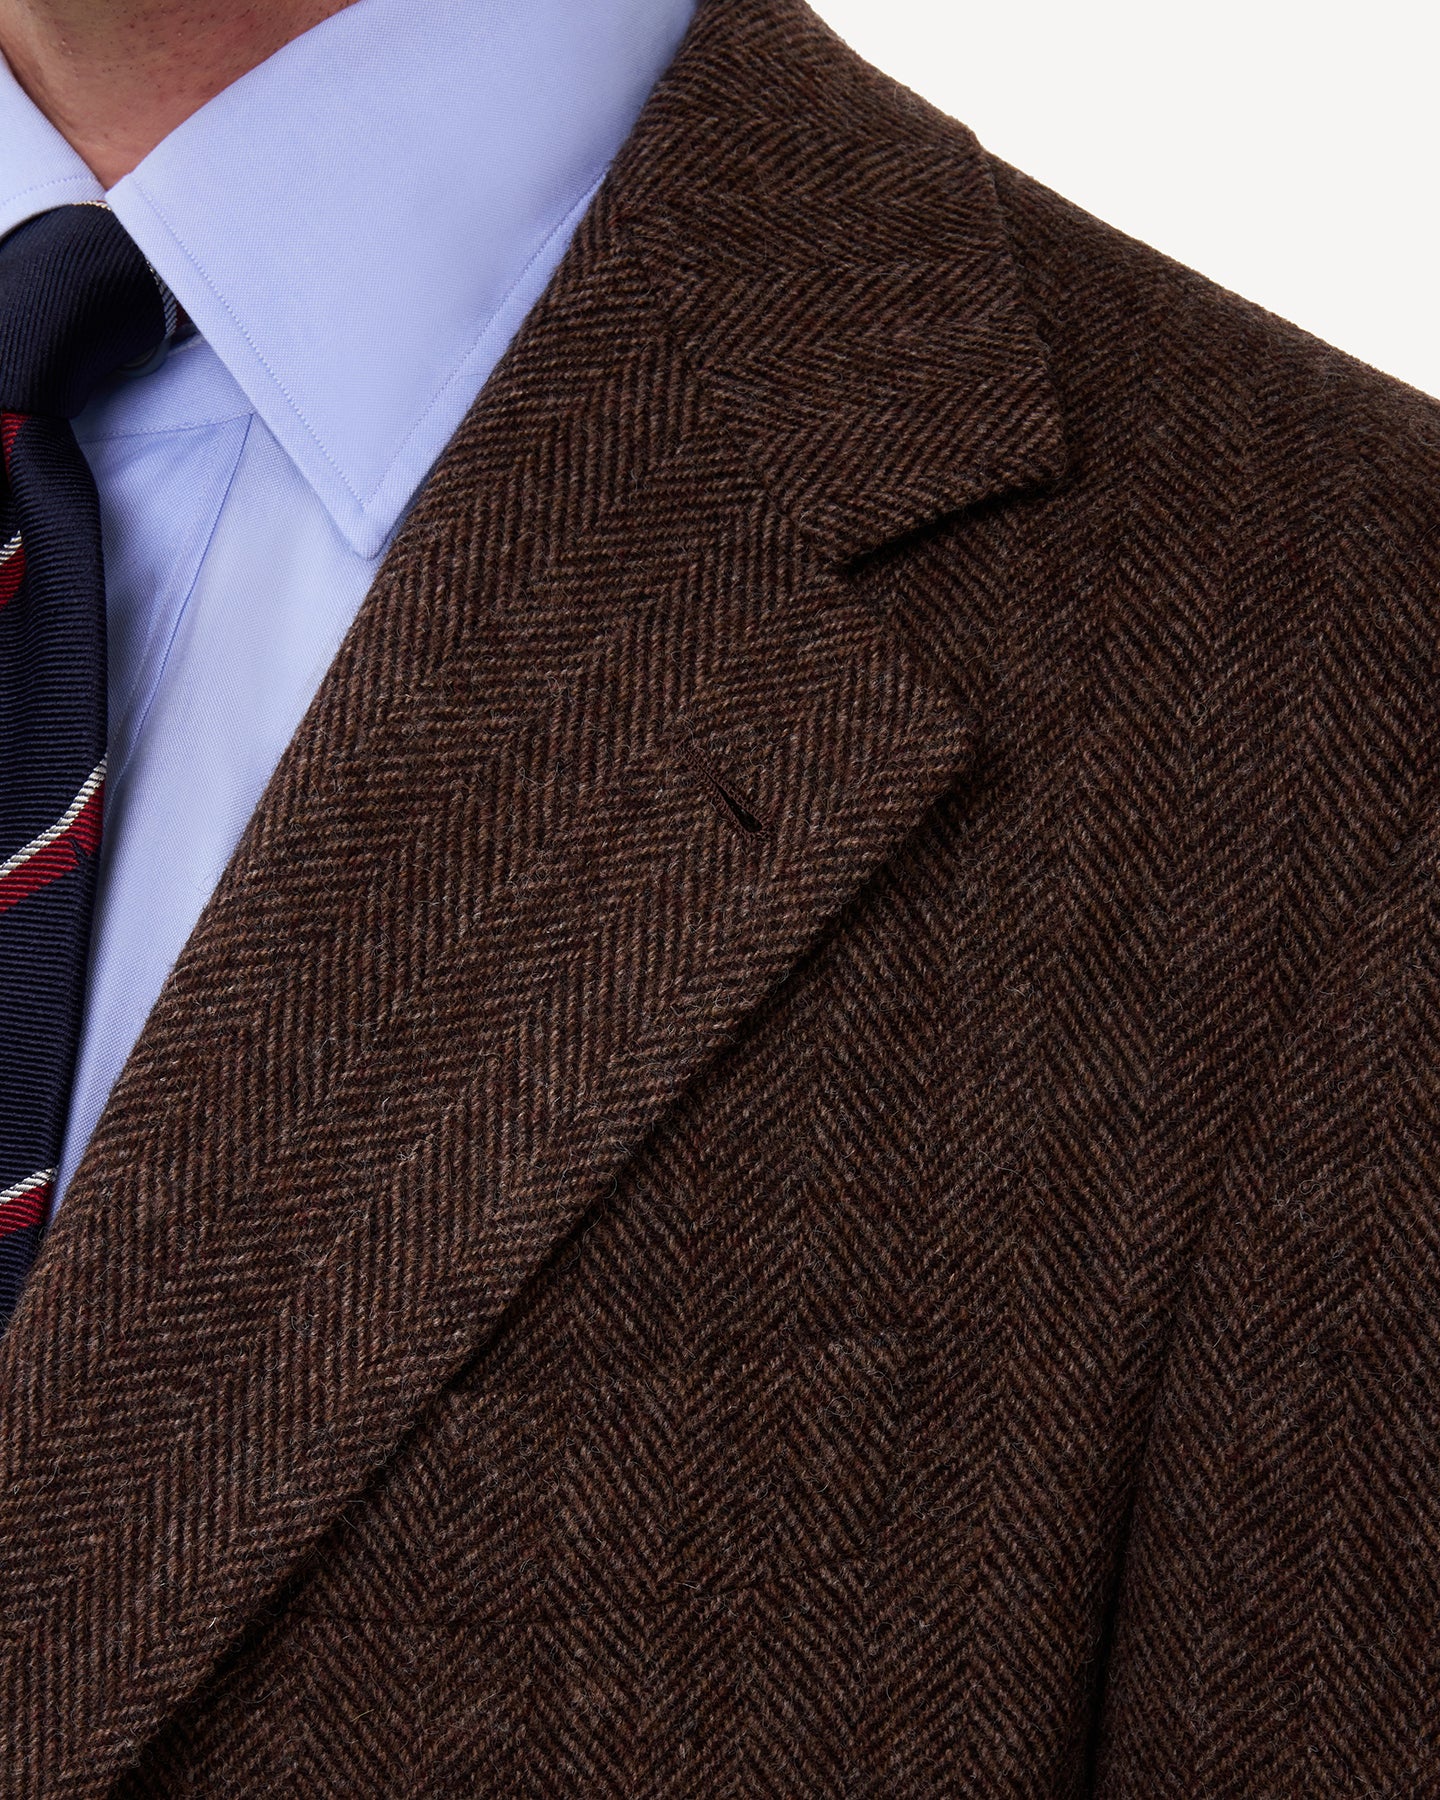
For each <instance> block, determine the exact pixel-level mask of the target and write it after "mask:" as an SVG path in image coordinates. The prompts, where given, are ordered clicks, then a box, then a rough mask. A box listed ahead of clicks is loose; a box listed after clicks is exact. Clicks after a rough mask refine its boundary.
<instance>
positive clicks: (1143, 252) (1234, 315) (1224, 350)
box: [989, 157, 1440, 523]
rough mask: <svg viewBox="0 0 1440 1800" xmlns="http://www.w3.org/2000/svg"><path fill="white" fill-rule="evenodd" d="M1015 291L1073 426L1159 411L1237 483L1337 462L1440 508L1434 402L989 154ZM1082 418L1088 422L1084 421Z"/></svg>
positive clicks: (1276, 486) (1140, 420)
mask: <svg viewBox="0 0 1440 1800" xmlns="http://www.w3.org/2000/svg"><path fill="white" fill-rule="evenodd" d="M989 163H990V169H991V174H992V177H993V180H994V183H995V190H996V195H997V199H998V201H999V205H1000V209H1001V213H1002V216H1003V218H1004V221H1005V229H1006V232H1007V235H1008V237H1009V240H1010V244H1011V248H1012V251H1013V254H1014V257H1015V263H1016V268H1017V273H1018V276H1019V279H1020V281H1021V285H1022V287H1023V289H1024V292H1025V296H1026V300H1027V303H1028V304H1029V306H1030V307H1031V308H1032V309H1033V312H1034V314H1035V317H1036V319H1037V323H1038V326H1039V329H1040V333H1041V336H1042V339H1043V340H1044V342H1045V344H1046V346H1047V350H1048V352H1049V355H1050V361H1051V370H1052V374H1053V376H1054V378H1055V380H1056V382H1057V385H1058V386H1059V388H1060V389H1061V394H1062V403H1064V405H1065V411H1066V413H1067V419H1068V422H1069V424H1070V427H1071V430H1072V432H1074V433H1076V434H1077V435H1078V436H1080V437H1082V438H1083V437H1085V436H1086V435H1088V434H1090V433H1094V434H1100V433H1103V432H1104V431H1105V430H1106V428H1107V427H1108V428H1109V429H1111V430H1120V431H1123V430H1125V429H1127V428H1128V429H1130V430H1132V431H1138V430H1142V429H1143V428H1144V427H1145V425H1146V423H1147V421H1152V420H1154V419H1156V418H1157V417H1158V416H1159V415H1164V416H1165V417H1166V418H1168V419H1169V420H1171V421H1172V423H1173V425H1174V427H1175V429H1181V428H1188V429H1189V431H1190V432H1191V433H1192V434H1194V435H1195V436H1196V437H1198V438H1201V439H1204V440H1205V441H1206V442H1207V444H1208V445H1209V447H1210V448H1211V449H1212V450H1213V451H1214V452H1216V453H1218V454H1219V455H1220V465H1219V468H1218V469H1217V478H1218V475H1219V473H1220V470H1223V469H1225V468H1226V467H1227V463H1228V459H1227V458H1226V456H1225V454H1224V452H1225V449H1226V445H1225V444H1224V443H1223V442H1222V441H1221V440H1220V434H1219V430H1218V428H1219V427H1220V426H1221V424H1222V421H1224V420H1227V419H1229V420H1232V421H1234V422H1235V423H1237V424H1238V423H1239V420H1238V419H1237V415H1240V414H1243V419H1244V424H1245V426H1246V427H1248V430H1239V431H1233V432H1232V433H1231V436H1232V438H1233V440H1234V449H1235V451H1236V453H1238V454H1239V455H1240V456H1242V457H1243V462H1244V467H1243V469H1242V468H1241V467H1240V466H1239V465H1238V464H1234V465H1229V472H1230V474H1231V476H1232V478H1234V479H1235V480H1236V482H1237V484H1238V485H1239V486H1241V487H1244V488H1246V489H1248V490H1254V489H1257V488H1258V489H1262V490H1268V491H1271V492H1277V493H1278V492H1280V491H1283V490H1285V489H1286V488H1287V487H1293V486H1295V485H1296V484H1300V485H1306V484H1309V483H1313V481H1314V479H1315V477H1316V475H1317V473H1318V472H1320V471H1327V472H1328V473H1329V474H1330V475H1331V476H1332V477H1333V476H1334V475H1335V474H1337V473H1338V472H1339V471H1340V470H1342V469H1348V470H1349V471H1350V472H1351V474H1352V475H1353V476H1354V477H1355V478H1357V480H1358V481H1359V484H1360V486H1361V487H1362V488H1363V487H1372V486H1378V487H1388V488H1389V489H1390V490H1391V491H1392V492H1394V491H1397V490H1398V491H1399V492H1400V493H1409V494H1411V495H1412V496H1413V499H1414V501H1415V504H1416V505H1417V506H1418V507H1419V508H1420V510H1421V512H1422V513H1429V514H1431V515H1433V516H1435V518H1436V522H1437V523H1440V511H1437V500H1436V498H1435V496H1437V495H1440V488H1437V478H1440V401H1437V400H1435V399H1434V398H1432V397H1431V396H1429V395H1428V394H1424V393H1421V392H1420V391H1419V390H1417V389H1415V388H1413V387H1409V386H1407V385H1406V384H1405V383H1404V382H1402V381H1398V380H1396V379H1395V378H1394V377H1393V376H1389V375H1385V374H1382V373H1381V372H1380V371H1379V370H1376V369H1373V368H1371V367H1369V366H1368V365H1367V364H1365V363H1363V362H1360V361H1359V360H1357V359H1356V358H1355V357H1352V356H1349V355H1347V354H1346V353H1345V352H1344V351H1341V350H1338V349H1336V348H1335V347H1334V346H1332V345H1330V344H1327V343H1324V342H1322V341H1321V340H1320V339H1319V338H1316V337H1313V336H1311V335H1310V334H1309V333H1307V332H1305V331H1302V330H1301V329H1300V328H1299V327H1298V326H1296V325H1293V324H1290V323H1289V322H1288V321H1286V320H1284V319H1281V318H1278V317H1277V316H1276V315H1275V314H1273V313H1270V312H1267V311H1266V310H1265V309H1264V308H1263V307H1261V306H1258V305H1256V304H1255V303H1254V302H1252V301H1249V300H1246V299H1244V298H1242V297H1241V296H1240V295H1238V294H1235V293H1232V292H1230V291H1229V290H1227V289H1225V288H1223V287H1221V286H1219V285H1218V284H1217V283H1215V282H1213V281H1211V280H1208V279H1207V278H1206V277H1205V276H1203V275H1201V274H1199V273H1197V272H1196V271H1195V270H1193V269H1190V268H1187V267H1186V266H1185V265H1184V264H1182V263H1179V262H1176V261H1174V260H1173V259H1172V258H1170V257H1167V256H1165V255H1163V254H1162V253H1161V252H1160V251H1157V250H1154V249H1152V248H1151V247H1150V246H1149V245H1146V244H1143V243H1141V242H1139V241H1138V240H1136V239H1134V238H1132V237H1129V236H1127V235H1126V234H1125V233H1124V232H1121V231H1119V230H1117V229H1116V228H1115V227H1113V226H1111V225H1108V224H1106V223H1104V222H1103V221H1101V220H1100V219H1097V218H1095V217H1093V216H1091V215H1090V214H1088V213H1086V212H1085V211H1083V210H1082V209H1081V208H1080V207H1078V206H1076V205H1074V204H1073V203H1071V202H1070V201H1068V200H1066V199H1064V198H1063V197H1062V196H1061V195H1059V194H1057V193H1055V192H1053V191H1052V190H1051V189H1049V188H1047V187H1045V186H1044V185H1043V184H1042V183H1040V182H1038V181H1036V180H1034V179H1032V178H1031V177H1030V176H1028V175H1025V174H1024V173H1022V172H1021V171H1020V170H1018V169H1015V168H1012V167H1010V166H1009V165H1008V164H1006V163H1005V162H1003V161H1001V160H999V159H998V158H994V157H991V158H989ZM1087 421H1088V431H1087Z"/></svg>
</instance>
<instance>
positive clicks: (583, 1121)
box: [0, 0, 1440, 1800]
mask: <svg viewBox="0 0 1440 1800" xmlns="http://www.w3.org/2000/svg"><path fill="white" fill-rule="evenodd" d="M457 254H463V246H457ZM357 378H361V379H363V376H357ZM1437 628H1440V408H1437V407H1436V406H1435V405H1434V404H1433V403H1432V402H1430V401H1428V400H1426V399H1423V398H1421V397H1420V396H1419V395H1417V394H1414V393H1411V392H1409V391H1408V390H1406V389H1404V388H1402V387H1400V386H1398V385H1397V384H1395V383H1393V382H1390V381H1387V380H1384V379H1382V378H1381V377H1379V376H1377V375H1375V374H1374V373H1372V372H1371V371H1369V370H1367V369H1364V368H1361V367H1359V366H1357V365H1356V364H1354V363H1352V362H1350V361H1348V360H1347V359H1346V358H1345V357H1343V356H1341V355H1338V354H1337V353H1335V352H1333V351H1331V350H1328V349H1326V348H1324V347H1323V346H1321V345H1319V344H1316V343H1314V342H1313V341H1311V340H1309V339H1307V338H1305V337H1303V336H1302V335H1301V334H1299V333H1298V332H1296V331H1294V330H1292V329H1291V328H1290V327H1288V326H1286V325H1283V324H1281V323H1279V322H1278V321H1276V320H1274V319H1272V318H1269V317H1267V316H1266V315H1264V314H1263V313H1261V312H1259V311H1258V310H1257V309H1255V308H1254V307H1251V306H1248V305H1246V304H1244V303H1243V302H1241V301H1239V300H1236V299H1234V298H1232V297H1231V296H1229V295H1226V294H1223V293H1220V292H1218V291H1217V290H1216V289H1215V288H1213V287H1211V286H1210V285H1208V284H1207V283H1206V282H1204V281H1203V280H1201V279H1199V278H1198V277H1197V276H1195V275H1192V274H1190V273H1188V272H1187V271H1186V270H1184V269H1181V268H1177V267H1175V266H1174V265H1173V264H1171V263H1168V262H1166V261H1165V260H1164V259H1162V258H1161V257H1159V256H1157V255H1155V254H1154V253H1152V252H1150V251H1148V250H1146V249H1144V248H1142V247H1140V246H1139V245H1136V244H1134V243H1131V242H1129V241H1127V240H1126V239H1124V238H1122V237H1121V236H1119V235H1118V234H1117V233H1115V232H1114V231H1112V230H1109V229H1107V228H1106V227H1104V226H1102V225H1099V224H1097V223H1096V222H1095V221H1094V220H1092V219H1089V218H1086V217H1085V216H1083V215H1082V214H1081V213H1079V212H1077V211H1076V210H1075V209H1073V208H1072V207H1070V206H1068V205H1066V204H1065V203H1064V202H1063V201H1061V200H1059V199H1057V198H1056V197H1055V196H1054V195H1053V194H1050V193H1047V192H1045V191H1044V190H1042V189H1041V188H1039V187H1037V186H1036V185H1035V184H1034V183H1033V182H1031V181H1028V180H1026V179H1025V178H1024V177H1023V176H1020V175H1018V174H1016V173H1015V172H1014V171H1013V170H1010V169H1007V168H1005V167H1002V166H998V165H996V164H995V163H994V162H992V161H991V160H990V159H989V158H987V157H986V155H985V154H984V153H983V152H982V151H981V150H980V149H979V148H978V147H977V146H976V144H975V142H974V141H973V139H972V138H971V137H970V136H969V135H968V134H967V133H966V132H965V131H964V130H963V129H962V128H960V127H959V126H957V125H954V124H952V123H950V122H949V121H947V120H945V119H942V118H940V117H938V116H937V115H936V114H934V113H933V112H931V111H929V110H928V109H927V108H926V107H924V106H923V105H921V104H920V103H919V102H918V101H916V100H914V99H913V98H911V97H910V96H909V95H907V94H905V93H903V92H901V91H899V90H898V89H896V88H895V87H893V86H891V85H890V84H889V83H888V82H886V81H884V80H882V79H881V78H880V77H879V76H877V75H876V74H874V73H873V72H872V71H870V70H868V69H867V68H865V67H864V66H863V65H862V64H861V63H859V62H858V61H857V60H856V59H855V58H853V57H852V56H851V55H850V54H849V53H848V52H847V51H846V50H844V49H843V48H842V47H841V46H840V45H839V43H838V42H836V40H835V39H833V38H832V37H831V36H830V35H829V34H828V33H827V32H826V31H825V30H824V29H823V28H822V27H821V26H820V25H819V24H818V23H817V22H816V20H815V19H814V18H813V17H811V16H810V15H809V14H808V13H807V12H806V11H805V10H804V9H803V7H802V6H801V4H800V0H708V3H707V4H706V5H705V6H703V7H702V11H701V14H700V17H699V20H698V22H697V24H696V26H695V29H694V31H693V32H692V34H691V37H690V39H689V41H688V43H687V45H686V47H685V48H684V50H683V51H682V54H681V57H680V60H679V62H678V64H677V65H676V67H675V68H674V70H673V71H672V73H671V74H670V76H669V77H668V78H667V80H666V81H665V83H664V84H663V86H662V88H661V89H660V90H659V92H658V93H657V94H656V96H655V97H654V99H653V101H652V102H651V104H650V106H649V108H648V110H647V112H646V113H645V115H644V117H643V119H642V121H641V123H640V126H639V128H638V130H637V132H636V134H635V136H634V137H633V139H632V141H631V142H630V144H629V145H628V147H627V148H626V150H625V152H624V154H623V156H622V158H621V161H620V163H619V164H618V165H617V167H616V169H615V170H614V172H613V175H612V177H611V178H610V180H609V181H608V183H607V185H606V187H605V189H604V191H603V192H602V194H601V197H600V199H599V201H598V203H597V204H596V206H595V208H594V210H593V213H592V215H591V217H590V218H589V220H588V222H587V223H586V225H585V226H584V228H583V230H582V232H581V234H580V237H579V238H578V240H577V242H576V244H575V246H574V247H573V249H572V251H571V253H570V255H569V257H568V259H567V261H566V262H565V264H564V266H563V267H562V269H561V271H560V273H559V275H558V277H557V278H556V280H555V282H554V283H553V285H552V287H551V289H550V291H549V293H548V294H547V296H546V298H545V299H544V301H543V302H542V304H541V306H540V307H539V309H538V311H537V312H536V313H535V314H534V316H533V317H532V319H531V320H530V322H529V324H528V325H527V327H526V329H525V331H524V333H523V335H522V337H521V339H520V340H519V341H518V342H517V344H516V346H515V347H514V349H513V351H512V353H511V354H510V356H509V357H508V359H507V361H506V362H505V364H504V365H503V367H502V369H501V370H500V372H499V373H498V374H497V375H496V377H495V379H494V380H493V381H492V383H491V384H490V386H489V387H488V388H487V390H486V392H485V394H484V395H483V396H482V398H481V400H480V402H479V403H478V405H477V406H476V408H475V410H474V412H473V413H472V415H471V417H470V419H469V420H468V421H467V423H466V425H465V426H464V428H463V429H462V431H461V432H460V433H459V435H458V437H457V438H456V440H455V442H454V444H453V445H452V446H451V448H450V450H449V452H448V454H447V456H446V458H445V460H444V461H443V463H442V465H441V466H440V468H439V469H438V471H437V472H436V473H435V474H434V476H433V477H432V479H431V481H430V483H429V486H428V488H427V490H426V492H425V493H424V495H423V497H422V499H421V501H420V503H419V506H418V509H417V510H416V512H415V513H414V514H413V516H412V519H411V521H410V523H409V524H408V526H407V528H406V529H405V531H404V533H403V535H402V537H401V538H400V540H399V541H398V542H397V544H396V546H395V548H394V550H393V553H392V554H391V555H390V557H389V558H388V561H387V562H386V565H385V567H384V569H383V571H382V573H381V576H380V578H379V580H378V582H377V583H376V586H375V588H374V590H373V592H372V593H371V594H370V595H369V597H368V599H367V601H366V604H365V607H364V608H363V610H362V612H361V614H360V617H359V619H358V621H357V623H356V626H355V628H354V630H353V632H352V633H351V635H350V637H349V639H348V641H347V643H346V644H345V646H344V648H343V649H342V651H341V653H340V655H339V658H338V661H337V662H336V664H335V666H334V667H333V669H332V670H331V671H330V673H329V675H328V677H327V679H326V681H325V684H324V686H323V688H322V690H321V692H320V694H319V696H318V698H317V700H316V703H315V705H314V707H313V709H312V711H311V712H310V714H309V716H308V717H307V719H306V721H305V723H304V724H303V726H302V727H301V729H300V732H299V734H298V736H297V738H296V740H295V741H294V743H293V744H292V745H291V747H290V749H289V750H288V752H287V754H286V756H285V759H284V761H283V763H282V765H281V767H280V769H279V772H278V773H277V775H276V778H275V780H274V782H273V784H272V786H271V788H270V789H269V791H268V793H267V794H266V796H265V798H264V800H263V802H262V804H261V807H260V809H259V812H258V814H257V815H256V817H255V819H254V820H253V822H252V824H251V826H250V829H249V830H248V832H247V834H246V836H245V838H244V840H243V842H242V844H241V846H240V849H239V850H238V852H237V854H236V857H235V860H234V862H233V864H232V866H231V867H230V869H229V871H228V872H227V874H226V876H225V878H224V881H223V882H222V884H221V887H220V889H219V890H218V892H217V893H216V895H215V897H214V900H213V901H212V903H211V904H210V906H209V907H208V909H207V911H206V913H205V915H204V917H203V918H202V920H201V922H200V925H199V927H198V928H197V930H196V932H195V935H194V937H193V938H192V940H191V942H190V943H189V945H188V946H187V948H186V951H185V953H184V955H183V957H182V959H181V962H180V964H179V966H178V968H177V969H176V971H175V973H174V975H173V977H172V979H171V980H170V982H169V984H168V986H167V988H166V990H165V992H164V993H163V994H162V996H161V998H160V1001H159V1003H158V1005H157V1007H156V1009H155V1012H154V1014H153V1016H152V1017H151V1019H150V1021H149V1023H148V1025H147V1027H146V1029H145V1032H144V1034H143V1036H142V1038H141V1040H140V1042H139V1044H138V1046H137V1048H136V1050H135V1053H134V1055H133V1056H132V1058H131V1060H130V1062H129V1065H128V1066H127V1068H126V1070H125V1073H124V1074H123V1076H122V1078H121V1081H120V1084H119V1086H118V1088H117V1089H116V1092H115V1094H114V1096H113V1098H112V1100H111V1103H110V1105H109V1107H108V1109H107V1111H106V1113H105V1116H104V1118H103V1119H102V1121H101V1124H100V1126H99V1129H98V1131H97V1134H96V1136H95V1138H94V1141H93V1142H92V1144H91V1147H90V1149H89V1151H88V1153H87V1156H86V1159H85V1161H84V1163H83V1165H82V1168H81V1170H80V1172H79V1174H78V1176H77V1178H76V1180H75V1183H74V1186H73V1188H72V1190H71V1193H70V1197H69V1199H68V1201H67V1203H66V1205H65V1208H64V1210H63V1211H62V1212H61V1214H60V1216H59V1220H58V1224H57V1227H56V1229H55V1230H54V1232H53V1234H52V1235H51V1237H50V1240H49V1242H48V1243H47V1245H46V1247H45V1250H44V1252H43V1254H42V1256H41V1258H40V1261H39V1264H38V1265H37V1267H36V1270H35V1274H34V1277H33V1279H32V1283H31V1286H30V1288H29V1290H28V1292H27V1294H26V1296H25V1299H24V1301H23V1304H22V1306H21V1309H20V1311H19V1313H18V1314H17V1316H16V1320H15V1324H14V1326H13V1328H12V1330H11V1332H10V1333H9V1336H8V1338H7V1339H6V1341H5V1343H4V1345H3V1351H0V1415H3V1430H0V1459H3V1479H0V1616H3V1644H0V1670H3V1686H0V1733H3V1740H4V1754H3V1772H0V1780H3V1790H0V1791H3V1793H4V1794H5V1795H6V1796H34V1795H44V1796H60V1795H64V1796H99V1795H102V1794H112V1793H113V1794H118V1795H125V1796H130V1797H132V1800H133V1797H135V1796H141V1795H146V1796H148V1795H185V1796H205V1797H207V1800H213V1797H217V1796H218V1797H221V1800H225V1797H232V1796H255V1795H263V1796H266V1797H267V1800H269V1797H272V1796H277V1795H285V1796H290V1795H296V1796H317V1795H318V1796H362V1797H363V1796H370V1795H385V1796H388V1795H400V1796H411V1795H415V1796H426V1797H431V1796H452V1795H454V1796H461V1795H464V1796H469V1795H478V1796H504V1797H509V1796H533V1797H536V1800H551V1797H555V1796H561V1797H563V1796H571V1795H579V1796H590V1795H597V1796H612V1795H613V1796H657V1797H658V1796H697V1797H704V1800H709V1797H712V1796H717V1797H718V1796H752V1795H754V1796H760V1795H763V1796H804V1797H809V1796H841V1795H844V1796H862V1795H863V1796H876V1797H879V1796H922V1795H923V1796H940V1795H947V1796H948V1795H973V1796H987V1797H988V1796H1004V1795H1035V1796H1051V1795H1054V1796H1059V1795H1066V1796H1069V1795H1079V1794H1095V1795H1099V1796H1103V1797H1104V1800H1122V1797H1123V1800H1142V1797H1146V1800H1148V1797H1152V1796H1172V1795H1173V1796H1192V1797H1197V1800H1202V1797H1203V1800H1220V1797H1221V1796H1242V1795H1243V1796H1306V1797H1309V1796H1324V1795H1346V1796H1352V1795H1355V1796H1358V1795H1380V1794H1384V1795H1398V1796H1404V1797H1406V1800H1414V1797H1416V1796H1422V1795H1432V1794H1436V1793H1440V1297H1437V1292H1440V1204H1437V1173H1440V1089H1437V1025H1440V1000H1437V962H1440V944H1437V921H1436V911H1437V886H1436V855H1437V842H1436V840H1437V804H1436V788H1435V775H1436V744H1437V739H1436V726H1437V720H1436V713H1437V709H1440V671H1437V667H1436V664H1437V660H1440V629H1437Z"/></svg>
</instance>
